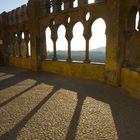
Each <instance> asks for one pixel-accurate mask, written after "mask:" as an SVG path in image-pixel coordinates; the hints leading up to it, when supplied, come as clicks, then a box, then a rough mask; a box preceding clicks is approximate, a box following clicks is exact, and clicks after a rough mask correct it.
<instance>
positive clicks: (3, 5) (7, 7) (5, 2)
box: [0, 0, 28, 13]
mask: <svg viewBox="0 0 140 140" xmlns="http://www.w3.org/2000/svg"><path fill="white" fill-rule="evenodd" d="M27 2H28V0H0V13H2V12H4V11H6V12H8V11H11V10H13V9H15V8H17V7H20V6H21V5H23V4H26V3H27Z"/></svg>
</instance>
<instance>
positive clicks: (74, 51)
mask: <svg viewBox="0 0 140 140" xmlns="http://www.w3.org/2000/svg"><path fill="white" fill-rule="evenodd" d="M83 33H84V26H83V24H82V22H80V21H79V22H76V23H75V24H74V26H73V38H72V41H71V56H72V59H73V60H75V61H83V60H84V59H85V38H84V36H83Z"/></svg>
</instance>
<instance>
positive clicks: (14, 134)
mask: <svg viewBox="0 0 140 140" xmlns="http://www.w3.org/2000/svg"><path fill="white" fill-rule="evenodd" d="M57 90H59V88H58V87H54V88H53V90H52V91H51V92H50V93H49V94H48V96H46V97H45V98H44V99H42V100H41V101H40V103H39V104H38V105H36V106H35V108H33V110H32V111H31V112H29V113H28V114H27V115H26V116H25V117H24V118H23V119H22V120H21V121H20V122H19V123H17V124H16V125H15V126H14V127H13V128H12V129H11V130H10V131H8V132H6V133H5V134H3V135H1V136H0V140H6V139H10V140H16V139H17V138H16V137H17V135H18V133H19V132H20V130H21V129H22V128H23V127H24V126H25V125H26V124H27V123H28V121H29V120H30V119H31V118H32V117H33V116H34V115H35V114H36V113H37V112H38V110H39V109H40V108H41V107H42V106H43V105H44V104H45V103H46V102H47V101H48V100H49V99H50V98H51V97H52V96H53V95H54V93H55V92H56V91H57Z"/></svg>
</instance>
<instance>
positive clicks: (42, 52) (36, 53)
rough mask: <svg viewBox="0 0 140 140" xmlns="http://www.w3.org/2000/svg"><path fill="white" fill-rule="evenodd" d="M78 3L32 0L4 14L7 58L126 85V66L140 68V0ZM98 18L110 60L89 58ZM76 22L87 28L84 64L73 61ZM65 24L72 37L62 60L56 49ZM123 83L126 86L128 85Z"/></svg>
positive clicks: (79, 0)
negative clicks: (48, 43)
mask: <svg viewBox="0 0 140 140" xmlns="http://www.w3.org/2000/svg"><path fill="white" fill-rule="evenodd" d="M74 2H76V0H67V1H64V0H30V1H29V2H28V4H27V5H23V6H21V7H19V8H17V9H14V10H13V11H11V12H8V13H3V14H2V15H1V19H2V20H1V21H2V22H1V24H2V25H1V27H0V28H1V33H0V34H1V36H0V37H1V38H0V39H2V40H3V46H1V48H4V49H3V50H2V53H3V54H4V60H5V63H6V62H7V63H9V65H12V66H18V67H22V68H28V69H31V70H35V71H36V70H42V71H47V72H53V73H58V74H62V75H65V76H73V77H78V78H84V79H92V80H100V81H104V82H106V83H109V84H112V85H122V86H123V85H124V82H122V80H123V78H124V76H125V73H124V71H123V72H122V69H123V68H125V69H127V70H130V69H131V70H132V71H137V73H138V74H139V69H140V46H139V44H140V20H139V21H138V22H139V23H138V27H135V19H136V13H138V12H139V11H140V3H139V1H138V0H129V2H128V1H127V0H123V1H122V0H95V2H94V3H92V4H88V0H77V7H75V5H74ZM87 14H89V15H90V17H89V19H86V16H87ZM139 14H140V13H139ZM99 18H102V19H103V20H104V22H105V24H106V38H107V43H106V62H105V64H95V63H90V58H89V40H90V38H91V35H92V34H91V26H92V24H93V23H94V21H96V20H97V19H99ZM77 22H81V23H82V25H83V27H84V32H83V36H84V38H85V41H86V47H85V59H84V60H83V62H82V64H81V63H78V62H73V61H72V58H71V40H72V38H73V33H72V30H73V27H74V25H75V24H76V23H77ZM60 25H64V26H65V28H66V35H65V37H66V39H67V42H68V46H67V47H68V49H67V50H68V51H67V59H66V60H65V61H63V62H60V61H59V60H58V59H57V48H56V41H57V39H58V34H57V30H58V28H59V27H60ZM47 27H49V28H50V30H51V33H52V34H51V39H52V41H53V58H52V60H48V56H47V51H46V49H47V47H48V46H46V37H45V30H46V28H47ZM23 34H24V37H22V35H23ZM29 44H31V54H30V53H29V47H30V45H29ZM7 58H8V59H9V61H8V60H7ZM20 62H21V63H20ZM131 76H132V75H131ZM125 85H126V84H125ZM123 87H125V89H127V86H123ZM139 87H140V86H139ZM139 87H138V86H137V88H139Z"/></svg>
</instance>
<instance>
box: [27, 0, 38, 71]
mask: <svg viewBox="0 0 140 140" xmlns="http://www.w3.org/2000/svg"><path fill="white" fill-rule="evenodd" d="M39 2H40V1H39V0H30V1H29V2H28V7H27V10H28V14H29V27H30V42H31V54H32V55H31V59H30V62H31V69H32V70H34V71H37V70H39V69H40V68H41V59H40V24H39V16H40V9H39V8H38V5H39Z"/></svg>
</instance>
